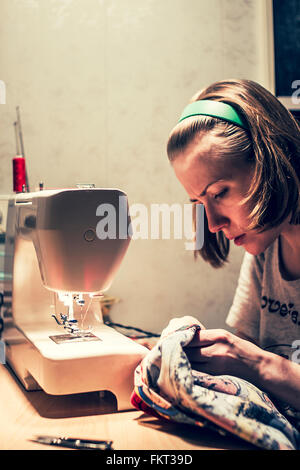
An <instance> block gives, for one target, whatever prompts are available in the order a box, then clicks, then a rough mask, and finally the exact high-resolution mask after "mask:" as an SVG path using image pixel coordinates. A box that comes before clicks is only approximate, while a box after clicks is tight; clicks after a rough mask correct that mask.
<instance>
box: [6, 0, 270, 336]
mask: <svg viewBox="0 0 300 470" xmlns="http://www.w3.org/2000/svg"><path fill="white" fill-rule="evenodd" d="M260 8H261V0H209V1H206V0H205V1H204V0H202V1H199V0H188V1H186V0H143V1H140V0H111V1H109V0H1V2H0V18H1V20H0V21H1V29H0V79H1V80H3V81H4V82H5V84H6V104H5V105H0V122H1V135H0V164H1V172H0V190H1V192H8V191H11V188H12V174H11V158H12V157H13V156H14V154H15V151H16V150H15V138H14V126H13V122H14V121H15V119H16V111H15V110H16V106H18V105H19V106H20V108H21V118H22V124H23V134H24V144H25V152H26V158H27V166H28V173H29V180H30V184H31V189H34V187H35V186H37V185H38V183H39V182H40V181H43V182H44V183H45V186H46V187H62V186H70V185H74V184H75V183H78V182H92V183H95V184H96V185H97V186H104V187H108V186H109V187H119V188H121V189H123V190H124V191H126V192H127V194H128V196H129V201H130V204H133V203H143V204H146V205H147V206H148V207H149V205H150V204H151V203H174V202H179V203H185V202H187V198H186V195H185V194H184V191H183V189H182V188H181V187H180V186H179V183H178V182H177V181H176V179H175V176H174V174H173V172H172V169H171V168H170V165H169V163H168V161H167V156H166V151H165V145H166V140H167V136H168V133H169V131H170V130H171V128H172V126H173V125H174V124H175V123H176V120H177V117H178V115H179V114H180V112H181V110H182V109H183V107H184V106H185V104H186V103H187V100H188V99H189V98H190V97H191V96H192V95H193V94H194V93H195V92H196V91H197V90H198V89H200V88H202V87H204V86H205V85H207V84H209V83H210V82H213V81H216V80H220V79H223V78H231V77H236V78H249V79H253V80H256V81H259V82H260V83H262V84H263V85H266V83H265V80H266V76H265V73H264V70H265V64H264V63H262V57H263V55H262V54H261V49H262V47H263V46H264V45H263V44H262V43H261V34H262V33H263V31H262V28H263V26H264V25H262V22H261V16H260V15H261V10H260ZM242 255H243V251H242V249H238V248H237V247H233V249H232V255H231V258H230V259H231V262H230V264H229V265H228V266H227V267H226V268H223V269H222V270H213V269H212V268H210V267H209V266H208V265H205V264H204V262H202V261H200V260H199V261H197V262H196V263H195V262H194V259H193V256H192V253H191V252H190V251H187V250H185V248H184V244H183V241H182V240H136V241H134V242H132V244H131V246H130V249H129V251H128V254H127V256H126V259H125V261H124V263H123V265H122V267H121V270H120V272H119V274H118V276H117V278H116V280H115V282H114V284H113V285H112V287H111V289H110V291H109V294H110V295H113V296H116V297H119V298H120V299H121V300H122V301H121V302H120V303H119V304H117V305H115V306H114V308H113V309H112V312H111V316H112V319H113V320H115V321H120V322H123V323H124V324H130V325H136V326H140V327H143V328H146V329H150V330H152V331H157V332H159V331H160V330H161V328H163V327H164V326H165V324H166V323H167V322H168V320H169V318H171V317H173V316H175V315H176V316H177V315H183V314H192V315H195V316H198V317H199V318H200V319H201V320H202V322H203V323H204V324H206V325H207V326H208V327H223V326H224V318H225V316H226V313H227V311H228V309H229V307H230V304H231V300H232V297H233V294H234V290H235V285H236V281H237V276H238V272H239V268H240V262H241V259H242Z"/></svg>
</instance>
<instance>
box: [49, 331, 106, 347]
mask: <svg viewBox="0 0 300 470" xmlns="http://www.w3.org/2000/svg"><path fill="white" fill-rule="evenodd" d="M49 338H50V339H52V341H54V342H55V343H56V344H61V343H82V342H84V341H102V339H100V338H98V336H95V335H93V333H90V332H87V333H85V334H80V335H79V334H78V335H76V334H71V333H69V334H65V335H55V336H49Z"/></svg>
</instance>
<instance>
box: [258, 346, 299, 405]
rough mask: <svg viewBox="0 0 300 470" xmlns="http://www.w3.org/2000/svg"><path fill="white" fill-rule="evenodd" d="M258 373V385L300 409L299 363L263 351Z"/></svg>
mask: <svg viewBox="0 0 300 470" xmlns="http://www.w3.org/2000/svg"><path fill="white" fill-rule="evenodd" d="M258 375H259V378H258V384H257V385H258V387H260V388H262V389H263V390H265V391H266V392H268V393H269V394H270V395H272V396H273V397H275V398H277V399H279V400H281V401H283V402H285V403H288V404H289V405H291V406H292V407H293V408H296V410H299V411H300V365H299V364H297V363H296V362H292V361H289V360H288V359H285V358H283V357H281V356H278V355H276V354H273V353H270V352H266V351H265V352H264V354H263V355H262V360H261V363H260V365H259V374H258Z"/></svg>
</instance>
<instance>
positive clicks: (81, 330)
mask: <svg viewBox="0 0 300 470" xmlns="http://www.w3.org/2000/svg"><path fill="white" fill-rule="evenodd" d="M120 196H122V198H120ZM121 200H122V201H123V202H124V200H126V202H127V198H126V195H125V194H124V193H122V191H120V190H117V189H98V188H93V189H64V190H42V191H38V192H32V193H19V194H16V195H13V196H12V197H11V198H10V200H9V202H8V212H7V226H6V227H7V228H6V243H5V276H6V280H7V279H8V280H9V279H10V280H9V281H6V287H5V299H6V305H9V303H10V302H9V301H7V298H9V296H10V293H11V308H8V309H6V310H5V315H4V331H3V339H4V341H5V345H6V361H7V362H8V363H9V364H10V365H11V367H12V368H13V370H14V371H15V373H16V374H17V376H18V377H19V379H20V381H21V382H22V384H23V385H24V387H25V388H26V389H27V390H36V389H39V388H42V389H43V390H44V391H45V392H46V393H49V394H51V395H65V394H74V393H83V392H91V391H110V392H112V393H113V394H114V395H115V397H116V399H117V408H118V410H123V409H130V408H131V407H132V406H131V404H130V395H131V392H132V390H133V375H134V369H135V367H136V366H137V364H138V363H139V362H140V360H141V359H142V358H143V357H144V355H145V354H146V352H147V349H146V348H144V347H143V346H141V345H139V344H137V343H136V342H134V341H133V340H131V339H129V338H127V337H125V336H124V335H122V334H120V333H118V332H117V331H116V330H114V329H112V328H110V327H108V326H106V325H105V324H103V318H102V313H101V305H100V298H101V295H102V293H103V292H105V291H106V290H107V289H108V288H109V287H110V285H111V282H112V280H113V278H114V277H115V274H116V272H117V270H118V268H119V266H120V264H121V261H122V259H123V257H124V255H125V253H126V251H127V248H128V245H129V242H130V238H129V237H128V236H127V237H124V236H122V237H121V238H120V237H119V236H118V233H119V223H120V217H119V216H120V211H123V214H121V218H122V217H123V221H124V210H125V211H126V214H125V217H126V219H125V220H127V222H129V221H130V219H129V215H128V210H127V209H128V206H126V207H124V204H123V202H122V204H121V203H120V201H121ZM100 204H110V205H111V206H112V207H114V208H115V211H116V214H117V215H118V217H117V219H116V220H117V225H116V233H117V236H116V237H115V238H106V239H100V238H99V237H98V236H97V231H96V227H97V223H98V222H99V216H97V215H96V211H97V207H99V205H100ZM120 204H121V205H120ZM102 215H103V214H102ZM123 235H124V233H123Z"/></svg>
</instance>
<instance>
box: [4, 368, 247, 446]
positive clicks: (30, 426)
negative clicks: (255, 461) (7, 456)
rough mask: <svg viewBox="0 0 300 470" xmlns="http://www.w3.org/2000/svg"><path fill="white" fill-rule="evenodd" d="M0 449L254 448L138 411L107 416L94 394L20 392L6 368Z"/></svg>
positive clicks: (105, 402) (104, 403)
mask: <svg viewBox="0 0 300 470" xmlns="http://www.w3.org/2000/svg"><path fill="white" fill-rule="evenodd" d="M0 390H1V400H0V417H1V418H0V423H1V424H0V449H1V450H16V449H18V450H34V449H36V450H46V449H47V450H49V449H55V450H57V449H58V448H57V447H53V446H44V445H41V444H38V443H34V442H31V441H30V439H32V438H33V437H34V436H36V435H53V436H66V435H67V436H70V437H81V438H86V439H105V440H112V441H113V448H114V450H116V451H117V450H157V451H159V450H168V449H170V450H196V449H200V450H204V449H209V450H213V449H237V450H240V449H254V447H252V446H250V445H249V444H247V443H245V442H243V441H241V440H240V439H238V438H236V437H234V436H232V437H231V436H230V437H229V436H226V437H223V436H220V435H218V434H216V433H214V432H212V431H208V430H205V429H200V428H197V427H193V426H188V425H181V424H177V423H171V422H170V423H169V422H164V421H160V420H158V419H156V418H154V417H150V416H146V415H145V414H143V413H142V412H140V411H135V410H133V411H126V412H113V413H111V412H109V411H110V410H111V406H112V403H111V401H110V400H109V399H108V400H106V399H104V400H102V399H101V398H100V397H99V393H96V392H95V393H86V394H77V395H68V396H51V395H47V394H46V393H44V392H43V391H31V392H28V391H26V390H25V389H24V388H23V386H22V385H21V384H20V383H19V381H18V379H17V378H16V376H15V375H14V374H13V372H12V371H11V370H10V369H9V367H8V366H7V365H0Z"/></svg>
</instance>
